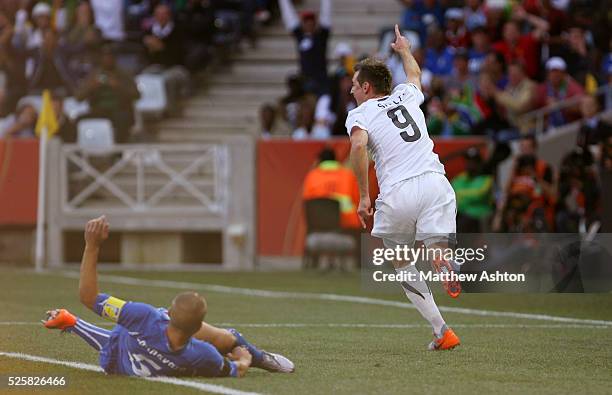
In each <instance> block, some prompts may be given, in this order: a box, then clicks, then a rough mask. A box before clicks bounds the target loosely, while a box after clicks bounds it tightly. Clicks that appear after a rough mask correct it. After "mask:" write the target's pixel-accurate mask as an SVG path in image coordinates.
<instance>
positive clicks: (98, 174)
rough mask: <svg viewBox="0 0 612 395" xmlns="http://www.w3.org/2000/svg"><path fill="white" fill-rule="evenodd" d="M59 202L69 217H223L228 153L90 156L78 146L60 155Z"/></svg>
mask: <svg viewBox="0 0 612 395" xmlns="http://www.w3.org/2000/svg"><path fill="white" fill-rule="evenodd" d="M60 166H61V167H60V170H61V174H60V191H61V192H60V199H61V202H60V204H61V207H62V211H63V212H64V213H66V214H79V213H81V214H84V213H87V212H89V211H91V212H97V211H99V209H100V208H101V207H103V208H104V210H105V212H108V213H115V214H121V213H150V214H162V213H164V214H171V213H173V212H180V213H182V214H184V213H185V212H197V213H206V214H213V215H219V216H223V215H224V214H225V213H226V210H227V188H228V187H227V185H228V168H229V158H228V148H227V146H225V145H221V144H189V145H184V144H182V145H130V144H127V145H116V146H114V147H113V148H112V149H110V150H108V151H107V152H105V153H104V155H99V154H97V155H95V156H94V155H91V154H89V153H88V152H86V151H83V150H82V149H81V148H80V147H78V146H77V145H74V144H67V145H63V146H62V148H61V151H60Z"/></svg>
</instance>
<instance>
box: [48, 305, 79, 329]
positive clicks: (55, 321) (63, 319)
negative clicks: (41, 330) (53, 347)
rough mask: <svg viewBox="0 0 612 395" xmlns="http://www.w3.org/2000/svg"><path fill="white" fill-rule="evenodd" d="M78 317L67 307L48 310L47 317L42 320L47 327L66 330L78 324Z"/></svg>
mask: <svg viewBox="0 0 612 395" xmlns="http://www.w3.org/2000/svg"><path fill="white" fill-rule="evenodd" d="M76 322H77V318H76V317H75V316H74V315H72V314H71V313H70V312H69V311H68V310H66V309H56V310H50V311H47V319H46V320H44V321H42V323H43V325H44V326H45V328H48V329H61V330H63V331H64V330H66V329H68V328H71V327H73V326H75V325H76Z"/></svg>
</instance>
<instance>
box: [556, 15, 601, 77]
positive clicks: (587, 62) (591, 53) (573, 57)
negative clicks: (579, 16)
mask: <svg viewBox="0 0 612 395" xmlns="http://www.w3.org/2000/svg"><path fill="white" fill-rule="evenodd" d="M595 52H596V51H595V50H594V48H592V47H590V46H589V44H588V43H587V40H586V34H585V31H584V29H583V28H582V26H578V25H575V26H572V27H570V28H569V30H568V31H567V33H566V34H565V36H564V42H563V44H562V45H560V46H558V49H557V50H556V51H551V54H552V55H554V56H559V57H561V58H563V59H564V60H565V62H566V64H567V73H568V74H569V75H571V76H572V77H573V78H574V79H575V80H576V82H578V83H579V84H580V85H582V86H585V85H586V83H587V77H588V78H589V79H590V81H588V82H590V84H591V85H593V84H595V86H596V85H597V83H596V81H595V77H594V76H595V75H597V67H596V59H597V55H596V53H595Z"/></svg>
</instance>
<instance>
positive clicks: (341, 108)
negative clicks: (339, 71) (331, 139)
mask: <svg viewBox="0 0 612 395" xmlns="http://www.w3.org/2000/svg"><path fill="white" fill-rule="evenodd" d="M351 75H352V74H343V75H336V76H335V77H334V79H333V80H332V82H333V84H332V90H331V95H330V99H331V100H330V103H329V109H330V110H331V112H332V114H331V116H330V120H329V122H330V126H331V134H332V135H333V136H345V135H346V127H345V126H344V124H345V123H346V117H347V116H348V113H349V111H351V110H352V109H354V108H355V107H356V106H357V104H356V103H355V98H354V97H353V95H351V87H352V85H353V82H352V80H351ZM331 118H333V119H331Z"/></svg>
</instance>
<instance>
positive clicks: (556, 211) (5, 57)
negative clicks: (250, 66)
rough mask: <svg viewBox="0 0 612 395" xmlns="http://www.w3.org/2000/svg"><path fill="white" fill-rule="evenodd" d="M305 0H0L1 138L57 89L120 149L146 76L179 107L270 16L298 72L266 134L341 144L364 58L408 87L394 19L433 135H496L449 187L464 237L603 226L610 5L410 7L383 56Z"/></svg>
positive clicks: (608, 151)
mask: <svg viewBox="0 0 612 395" xmlns="http://www.w3.org/2000/svg"><path fill="white" fill-rule="evenodd" d="M295 3H298V4H295ZM299 3H300V2H299V1H298V2H294V1H292V0H172V1H161V0H47V1H34V0H3V1H2V2H0V118H1V122H0V138H21V137H26V138H27V137H34V127H35V123H36V119H37V112H38V111H39V110H40V107H39V105H40V102H39V100H40V99H39V97H40V96H39V95H40V93H41V91H42V90H43V89H49V90H50V91H51V92H52V95H53V100H54V107H55V113H56V115H57V117H58V120H59V124H60V137H61V138H62V139H63V140H64V141H66V142H74V141H75V140H76V139H77V128H76V125H77V123H78V121H79V120H81V119H86V118H97V119H99V118H104V119H108V120H110V122H111V123H112V127H113V129H114V141H115V142H119V143H124V142H130V141H134V140H137V138H138V136H139V135H138V133H134V127H135V124H136V114H135V112H136V111H135V110H134V109H135V108H137V105H136V104H137V103H138V101H139V100H142V99H143V97H142V96H143V94H144V90H143V86H142V84H140V83H139V79H138V76H139V75H140V76H141V75H153V76H158V77H159V78H161V80H162V81H163V89H164V92H165V95H166V96H167V99H168V100H167V102H168V103H169V106H168V107H169V108H168V111H173V110H174V109H173V107H174V106H176V104H177V103H180V101H181V100H182V99H183V98H185V97H188V96H189V95H190V94H191V93H193V91H194V90H196V89H198V82H199V79H198V78H197V76H198V75H201V74H202V72H203V71H204V72H205V71H207V70H208V69H209V68H210V67H211V64H214V63H215V62H218V61H219V59H223V56H224V53H226V52H227V51H228V49H229V50H230V51H231V50H232V49H235V48H236V47H237V46H238V45H239V44H240V43H243V44H245V45H251V46H253V47H255V46H256V42H257V30H258V29H257V26H260V25H265V24H272V23H274V22H275V19H276V18H277V17H278V18H280V19H281V20H282V23H283V24H284V27H285V28H286V30H287V31H288V33H289V34H290V35H291V36H292V37H293V40H294V41H295V51H296V52H297V53H298V64H297V65H296V68H297V69H298V70H299V73H297V74H292V75H289V76H287V79H286V89H287V91H286V94H285V95H284V96H283V97H280V98H278V100H277V101H276V102H269V103H265V104H263V105H262V106H261V108H260V111H259V131H260V136H261V137H263V138H270V137H277V136H281V137H282V136H284V137H290V138H293V139H295V140H305V139H328V138H332V137H334V136H342V137H344V138H345V136H346V131H345V128H344V122H345V119H346V116H347V113H348V112H349V111H350V110H351V109H353V108H355V106H356V103H355V101H354V99H353V98H352V96H351V95H350V88H351V77H352V74H353V65H354V64H355V63H356V62H357V61H359V60H360V59H362V58H364V57H366V56H371V55H376V56H378V57H381V58H383V59H385V60H386V62H387V64H388V65H389V67H390V69H391V71H392V75H393V84H394V85H397V84H399V83H402V82H403V81H404V80H405V75H404V73H403V69H402V66H401V62H400V60H399V59H398V58H397V57H396V56H394V55H393V53H392V51H391V50H390V46H389V44H390V42H391V41H392V40H393V32H392V27H393V24H395V23H398V24H399V25H400V27H401V29H402V30H403V32H404V34H405V35H407V36H408V37H409V38H410V40H411V42H412V49H413V52H414V54H415V57H416V59H417V61H418V62H419V63H420V65H421V68H422V70H423V76H422V79H423V90H424V93H425V97H426V101H425V102H424V103H423V105H422V109H423V111H424V112H425V114H426V117H427V122H428V129H429V133H430V134H431V135H433V136H438V137H440V138H456V137H461V136H469V135H480V136H486V137H487V138H488V139H489V142H490V146H489V148H490V149H488V150H482V149H477V148H475V149H471V150H468V152H466V153H465V155H464V156H465V159H466V171H465V172H463V173H462V174H460V175H459V176H457V177H456V178H455V179H454V180H452V181H453V186H454V187H455V190H456V192H457V198H458V217H459V219H458V223H459V231H460V232H461V231H485V230H499V231H503V230H505V231H527V230H536V231H562V232H574V231H577V230H578V229H579V228H580V227H581V226H582V227H585V226H586V227H588V226H590V225H592V224H597V226H599V224H600V223H599V220H600V219H601V218H602V216H603V215H604V211H605V210H606V208H605V204H603V202H602V196H603V195H605V189H606V187H607V185H608V184H609V183H606V182H605V180H606V179H607V178H609V177H610V174H611V173H612V137H611V135H610V132H611V129H612V126H610V124H609V123H607V122H606V121H605V120H604V119H601V117H600V116H599V115H600V114H601V113H602V112H603V111H606V110H610V109H612V95H611V94H610V90H609V89H607V90H606V89H605V87H606V86H607V85H608V84H609V83H610V82H611V81H612V53H611V48H612V39H611V36H610V31H609V26H610V12H611V11H610V3H609V1H606V0H522V1H509V0H467V1H457V0H401V1H400V3H401V4H402V6H403V12H402V14H401V15H398V18H397V20H389V21H388V25H385V26H380V44H379V49H378V53H376V54H373V53H356V52H355V50H354V49H353V48H352V46H351V45H350V44H349V43H348V42H342V41H339V42H337V44H336V45H335V46H334V48H328V44H329V43H330V37H332V35H333V30H334V27H333V20H332V15H333V0H321V1H320V8H319V9H316V10H306V11H302V12H300V13H298V12H297V11H296V5H297V6H299V5H300V4H299ZM298 8H299V7H298ZM568 99H573V100H569V101H568ZM540 109H545V110H546V112H545V116H540V117H539V118H538V116H537V112H538V110H540ZM533 114H536V115H533ZM572 122H579V123H580V126H579V127H580V132H579V133H578V138H577V141H576V144H575V148H573V149H572V150H571V151H570V152H568V153H567V154H566V155H565V157H564V159H563V160H562V163H561V165H560V166H556V167H555V166H551V165H550V164H548V163H546V162H544V161H543V160H541V159H540V158H538V154H537V151H538V149H537V142H538V139H539V137H541V136H542V134H545V133H555V130H557V129H558V128H561V127H563V126H565V125H568V124H570V123H572ZM536 134H537V136H536ZM512 145H513V146H514V147H518V156H517V157H516V158H515V160H514V164H513V169H512V172H511V176H510V177H509V181H508V182H507V183H506V182H503V183H502V182H501V181H500V180H499V179H498V177H497V175H498V165H499V164H500V163H501V162H502V161H504V160H505V159H507V158H508V157H509V156H510V155H511V146H512ZM442 159H444V158H442ZM502 184H503V185H502ZM607 217H608V218H612V216H607Z"/></svg>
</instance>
